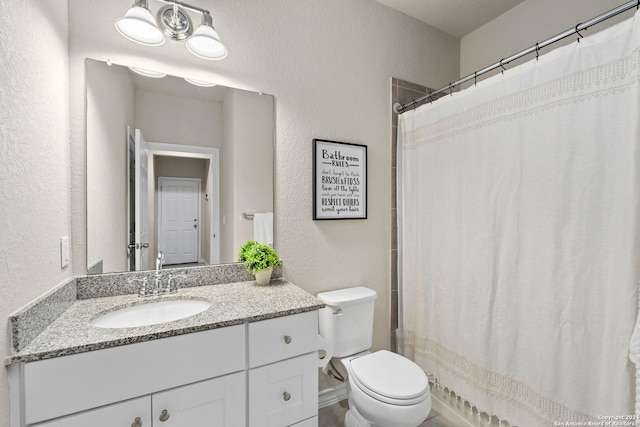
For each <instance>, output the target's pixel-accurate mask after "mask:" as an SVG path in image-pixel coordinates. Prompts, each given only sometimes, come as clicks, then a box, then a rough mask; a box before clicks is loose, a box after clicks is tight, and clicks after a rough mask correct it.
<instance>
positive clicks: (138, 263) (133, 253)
mask: <svg viewBox="0 0 640 427" xmlns="http://www.w3.org/2000/svg"><path fill="white" fill-rule="evenodd" d="M127 135H128V138H127V139H128V142H127V143H128V146H129V147H128V160H129V188H128V190H129V197H128V199H127V200H128V209H129V214H128V215H127V219H128V221H127V222H128V228H129V230H128V239H129V246H128V249H129V270H130V271H134V270H147V269H148V268H149V261H148V259H149V249H148V248H149V225H148V222H149V221H148V212H149V207H148V206H149V204H148V199H147V198H148V193H149V187H148V183H149V172H148V169H149V164H148V157H149V155H148V151H147V143H146V141H145V139H144V137H143V136H142V132H140V130H139V129H135V130H134V131H132V129H131V128H130V127H127Z"/></svg>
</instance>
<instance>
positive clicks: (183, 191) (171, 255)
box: [158, 177, 200, 264]
mask: <svg viewBox="0 0 640 427" xmlns="http://www.w3.org/2000/svg"><path fill="white" fill-rule="evenodd" d="M158 184H159V187H160V188H159V189H158V201H159V209H158V211H159V215H160V218H159V221H158V222H159V226H160V227H159V228H160V229H159V232H158V240H159V242H158V243H159V245H158V246H159V250H160V251H161V252H162V254H163V255H164V260H165V261H164V263H165V264H186V263H194V262H198V252H199V243H200V180H199V179H196V178H166V177H159V178H158Z"/></svg>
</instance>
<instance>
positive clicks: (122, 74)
mask: <svg viewBox="0 0 640 427" xmlns="http://www.w3.org/2000/svg"><path fill="white" fill-rule="evenodd" d="M86 67H87V68H86V70H87V75H88V76H90V78H89V79H88V80H87V134H88V135H87V138H88V139H87V140H88V141H91V142H90V146H88V147H87V170H90V171H91V173H90V174H88V176H87V188H88V191H87V234H88V236H89V238H88V242H90V244H88V245H87V246H88V248H87V261H88V265H92V264H94V263H95V262H98V261H102V262H103V271H105V272H110V271H125V270H128V263H129V259H128V257H127V251H126V250H125V248H126V247H127V245H128V244H129V236H127V229H128V217H127V215H128V211H127V199H126V197H122V195H123V194H127V190H128V186H129V182H128V180H127V178H128V170H127V168H128V167H127V165H128V160H127V154H128V153H127V151H128V147H127V126H133V124H134V104H135V102H134V87H133V81H132V80H131V76H130V74H129V72H127V70H126V69H124V68H120V67H104V66H103V64H101V63H98V62H95V61H87V64H86Z"/></svg>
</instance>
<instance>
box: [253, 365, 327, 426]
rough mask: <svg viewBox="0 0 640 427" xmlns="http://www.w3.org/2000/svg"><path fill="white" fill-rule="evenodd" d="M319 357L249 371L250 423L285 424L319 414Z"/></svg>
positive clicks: (259, 424) (260, 424)
mask: <svg viewBox="0 0 640 427" xmlns="http://www.w3.org/2000/svg"><path fill="white" fill-rule="evenodd" d="M317 360H318V356H317V354H316V353H315V352H314V353H309V354H306V355H304V356H299V357H296V358H293V359H289V360H285V361H283V362H278V363H272V364H271V365H266V366H262V367H260V368H256V369H252V370H251V371H249V425H250V426H251V427H263V426H264V427H285V426H289V425H291V424H294V423H297V422H299V421H302V420H304V419H307V418H310V417H314V416H316V415H317V414H318V367H317Z"/></svg>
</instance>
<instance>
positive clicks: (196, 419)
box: [152, 372, 246, 427]
mask: <svg viewBox="0 0 640 427" xmlns="http://www.w3.org/2000/svg"><path fill="white" fill-rule="evenodd" d="M152 407H153V411H152V412H153V426H154V427H195V426H197V427H214V426H215V427H245V425H246V409H245V408H246V404H245V373H244V372H238V373H235V374H231V375H226V376H224V377H218V378H214V379H211V380H206V381H201V382H198V383H194V384H190V385H186V386H183V387H178V388H174V389H171V390H167V391H164V392H161V393H155V394H154V395H153V396H152Z"/></svg>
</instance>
